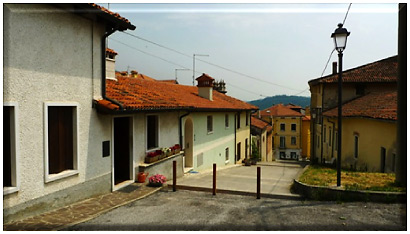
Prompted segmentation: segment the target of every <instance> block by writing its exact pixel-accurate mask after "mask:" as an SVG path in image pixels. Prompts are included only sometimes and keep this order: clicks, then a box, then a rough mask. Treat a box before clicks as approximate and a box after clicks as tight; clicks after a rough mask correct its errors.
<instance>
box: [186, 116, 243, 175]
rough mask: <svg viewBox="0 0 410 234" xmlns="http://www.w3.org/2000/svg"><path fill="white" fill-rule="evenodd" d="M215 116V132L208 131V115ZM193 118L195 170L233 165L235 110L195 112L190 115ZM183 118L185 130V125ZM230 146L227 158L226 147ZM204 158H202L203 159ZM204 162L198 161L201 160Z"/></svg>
mask: <svg viewBox="0 0 410 234" xmlns="http://www.w3.org/2000/svg"><path fill="white" fill-rule="evenodd" d="M225 114H228V115H229V127H228V128H226V127H225ZM208 115H212V116H213V132H212V133H208V131H207V116H208ZM189 117H190V118H192V120H193V125H194V126H193V131H194V143H193V161H194V165H193V170H195V171H204V170H208V169H211V168H212V165H213V163H216V164H217V167H223V166H226V165H232V164H234V163H235V148H234V147H235V134H234V131H235V125H234V123H235V122H234V121H235V119H234V118H235V114H234V113H233V112H194V113H191V114H190V115H189ZM186 118H187V117H185V118H184V119H183V124H182V127H183V130H182V133H184V132H185V131H184V126H185V121H186ZM226 148H229V160H228V161H226V160H225V149H226ZM201 158H202V160H201ZM201 161H202V163H198V162H201Z"/></svg>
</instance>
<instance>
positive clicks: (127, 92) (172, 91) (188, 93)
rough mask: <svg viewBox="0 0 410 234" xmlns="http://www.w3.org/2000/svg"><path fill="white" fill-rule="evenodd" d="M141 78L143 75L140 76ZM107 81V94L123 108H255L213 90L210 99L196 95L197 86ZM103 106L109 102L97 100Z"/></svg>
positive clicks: (140, 80)
mask: <svg viewBox="0 0 410 234" xmlns="http://www.w3.org/2000/svg"><path fill="white" fill-rule="evenodd" d="M144 77H145V76H144ZM116 78H117V81H114V80H107V86H106V93H107V94H106V95H107V97H109V98H111V99H114V100H117V101H119V102H120V103H121V104H123V106H124V109H125V110H173V109H203V110H204V109H206V110H215V111H217V110H257V109H258V108H257V107H256V106H254V105H251V104H248V103H246V102H243V101H240V100H238V99H235V98H233V97H230V96H227V95H224V94H221V93H219V92H217V91H213V101H210V100H207V99H205V98H202V97H200V96H198V87H195V86H186V85H178V84H172V83H169V82H158V81H156V80H150V79H137V78H133V77H122V76H117V77H116ZM97 103H98V105H99V106H102V107H106V106H107V105H108V104H112V103H111V102H109V103H107V101H106V100H101V101H97Z"/></svg>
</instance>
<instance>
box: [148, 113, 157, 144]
mask: <svg viewBox="0 0 410 234" xmlns="http://www.w3.org/2000/svg"><path fill="white" fill-rule="evenodd" d="M158 131H159V129H158V115H148V116H147V149H148V150H149V149H155V148H158V146H159V144H158Z"/></svg>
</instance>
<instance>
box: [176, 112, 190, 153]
mask: <svg viewBox="0 0 410 234" xmlns="http://www.w3.org/2000/svg"><path fill="white" fill-rule="evenodd" d="M189 114H191V113H190V112H188V113H186V114H184V115H181V116H180V117H179V145H180V146H181V149H185V146H184V145H183V142H182V118H184V117H186V116H187V115H189Z"/></svg>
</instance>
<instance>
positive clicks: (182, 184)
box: [177, 161, 306, 198]
mask: <svg viewBox="0 0 410 234" xmlns="http://www.w3.org/2000/svg"><path fill="white" fill-rule="evenodd" d="M305 165H306V162H287V161H275V162H258V165H252V166H250V167H247V166H242V165H236V166H233V167H228V168H221V169H219V170H218V169H217V173H216V177H217V179H216V188H217V190H220V191H235V192H242V194H245V193H248V194H254V193H256V170H257V169H256V168H257V167H261V194H262V195H265V197H267V196H270V197H274V196H273V195H276V197H278V198H279V197H280V196H282V197H283V198H298V197H300V196H299V195H297V194H292V193H291V192H290V186H291V185H292V183H293V180H294V179H296V178H297V176H298V175H299V173H300V172H301V171H302V170H303V168H304V166H305ZM212 181H213V179H212V170H209V171H206V172H200V173H196V174H187V175H185V176H184V177H183V178H181V179H178V181H177V185H178V186H179V188H180V189H189V190H195V188H197V189H196V190H203V191H207V190H206V189H208V190H209V189H211V188H212Z"/></svg>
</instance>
